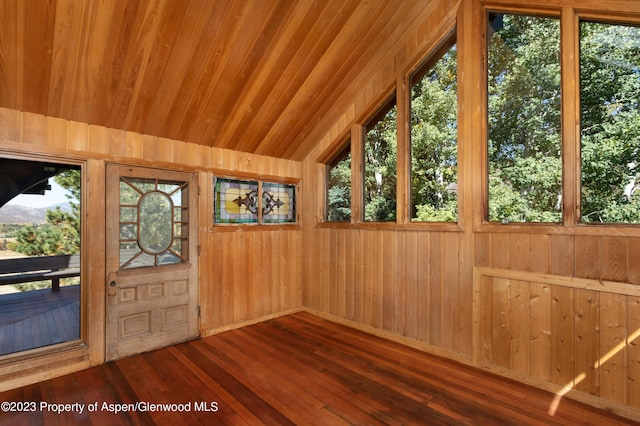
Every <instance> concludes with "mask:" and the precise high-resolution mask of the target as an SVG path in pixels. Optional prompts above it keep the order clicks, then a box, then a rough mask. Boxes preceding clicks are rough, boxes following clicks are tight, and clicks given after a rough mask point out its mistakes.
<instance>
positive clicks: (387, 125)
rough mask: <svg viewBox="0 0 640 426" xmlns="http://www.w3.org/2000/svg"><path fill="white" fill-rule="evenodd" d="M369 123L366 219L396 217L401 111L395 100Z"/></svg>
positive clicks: (365, 197) (367, 134) (366, 163)
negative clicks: (398, 136) (398, 116)
mask: <svg viewBox="0 0 640 426" xmlns="http://www.w3.org/2000/svg"><path fill="white" fill-rule="evenodd" d="M388 108H389V109H388V110H386V111H383V113H384V115H383V116H382V117H380V118H379V119H378V120H377V121H374V123H372V124H373V125H372V126H367V128H368V131H367V133H366V138H365V148H364V163H365V173H364V219H365V221H374V222H394V221H395V220H396V167H397V164H396V159H397V152H396V148H397V132H396V129H397V122H396V119H397V114H396V106H395V103H394V104H393V105H390V106H388Z"/></svg>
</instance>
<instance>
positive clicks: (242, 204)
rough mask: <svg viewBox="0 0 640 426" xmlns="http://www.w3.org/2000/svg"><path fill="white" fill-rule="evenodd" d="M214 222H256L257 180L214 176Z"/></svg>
mask: <svg viewBox="0 0 640 426" xmlns="http://www.w3.org/2000/svg"><path fill="white" fill-rule="evenodd" d="M214 186H215V188H214V221H215V223H218V224H220V223H258V182H256V181H248V180H237V179H223V178H215V185H214Z"/></svg>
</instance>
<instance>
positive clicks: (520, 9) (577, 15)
mask: <svg viewBox="0 0 640 426" xmlns="http://www.w3.org/2000/svg"><path fill="white" fill-rule="evenodd" d="M479 9H480V13H478V14H477V15H476V16H477V18H476V19H481V20H482V22H481V23H480V24H479V25H477V28H478V29H477V30H476V31H478V33H476V34H477V35H478V36H479V37H478V40H477V42H476V44H475V46H476V48H478V49H481V51H482V52H483V54H482V55H481V56H482V58H475V59H476V62H474V63H476V64H478V65H481V69H482V74H481V77H482V78H483V84H482V92H481V93H480V94H479V95H480V96H479V97H478V98H479V100H480V102H481V105H483V107H482V108H481V120H480V123H481V125H480V128H479V132H481V133H482V134H483V135H485V136H484V137H482V152H478V153H479V154H481V155H479V161H478V162H477V163H476V165H475V166H474V170H475V171H476V174H478V173H479V172H481V173H482V174H479V175H478V176H483V179H482V182H481V188H482V190H481V191H480V193H479V194H476V195H474V205H476V206H478V208H480V212H481V215H478V214H474V216H473V229H474V231H476V232H508V233H518V232H524V233H530V234H549V235H554V234H567V233H571V234H572V235H601V236H606V235H619V234H620V233H621V232H624V234H625V235H627V236H640V224H627V223H582V222H581V221H580V215H581V214H580V203H581V195H580V193H581V171H580V168H581V138H580V87H579V85H580V57H579V34H578V31H579V23H580V21H581V20H589V21H597V22H603V23H612V24H616V23H617V24H623V25H625V24H626V25H634V26H637V25H640V13H629V14H624V15H621V14H618V13H613V12H607V11H602V12H599V11H593V10H587V9H581V8H579V7H562V6H557V7H532V6H531V5H525V4H511V5H505V4H503V3H498V2H495V1H483V2H482V3H481V5H480V8H479ZM489 12H498V13H514V14H533V15H539V16H558V17H559V19H560V52H561V57H560V64H561V76H560V79H561V90H562V104H561V114H562V123H561V138H562V141H561V148H562V156H561V159H562V167H563V170H562V195H563V198H562V220H561V222H559V223H524V222H519V223H516V222H513V223H506V224H503V223H500V222H489V221H488V156H487V149H488V133H487V131H488V128H487V126H488V122H487V114H488V111H487V108H486V105H487V96H488V88H487V58H486V57H487V44H486V42H485V40H486V19H487V15H488V13H489ZM483 44H484V45H483ZM474 210H477V208H476V209H474Z"/></svg>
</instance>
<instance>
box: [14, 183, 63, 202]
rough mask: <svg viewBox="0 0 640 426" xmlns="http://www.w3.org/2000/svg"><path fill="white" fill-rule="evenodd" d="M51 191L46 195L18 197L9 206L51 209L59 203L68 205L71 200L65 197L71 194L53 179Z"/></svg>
mask: <svg viewBox="0 0 640 426" xmlns="http://www.w3.org/2000/svg"><path fill="white" fill-rule="evenodd" d="M49 185H51V190H50V191H46V192H45V195H18V196H17V197H15V198H14V199H13V200H11V201H9V202H8V203H7V205H11V204H13V205H17V206H25V207H49V206H53V205H55V204H59V203H67V202H69V199H68V198H67V197H66V196H65V194H68V193H69V192H68V191H67V190H65V189H64V188H62V187H61V186H60V185H58V184H57V183H56V182H55V181H54V180H53V179H49Z"/></svg>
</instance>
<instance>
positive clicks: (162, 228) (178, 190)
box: [120, 177, 189, 269]
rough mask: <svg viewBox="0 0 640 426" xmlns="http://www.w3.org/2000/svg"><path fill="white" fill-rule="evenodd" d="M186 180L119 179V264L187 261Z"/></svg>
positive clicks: (125, 266) (129, 265) (138, 264)
mask: <svg viewBox="0 0 640 426" xmlns="http://www.w3.org/2000/svg"><path fill="white" fill-rule="evenodd" d="M187 194H188V192H187V183H186V182H166V181H160V180H157V179H138V178H124V177H123V178H121V179H120V267H121V268H123V269H127V268H139V267H144V266H157V265H168V264H173V263H182V262H187V261H188V253H187V252H186V251H185V250H184V248H185V247H187V244H186V242H187V240H188V238H189V235H188V232H187V229H188V225H189V219H188V217H189V215H188V200H187Z"/></svg>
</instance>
